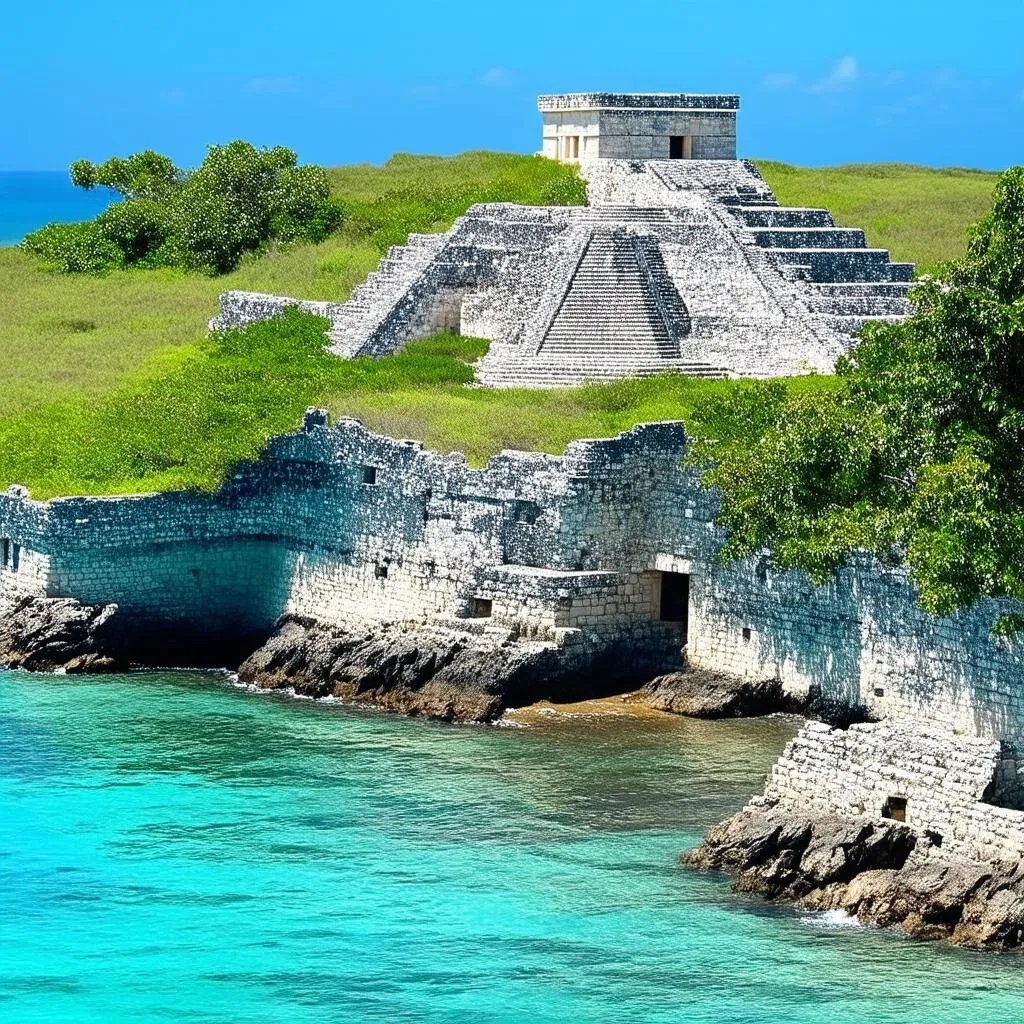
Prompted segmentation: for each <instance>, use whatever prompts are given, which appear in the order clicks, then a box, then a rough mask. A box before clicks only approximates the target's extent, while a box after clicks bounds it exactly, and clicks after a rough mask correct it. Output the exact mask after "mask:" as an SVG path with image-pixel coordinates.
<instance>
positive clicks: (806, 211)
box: [734, 206, 835, 228]
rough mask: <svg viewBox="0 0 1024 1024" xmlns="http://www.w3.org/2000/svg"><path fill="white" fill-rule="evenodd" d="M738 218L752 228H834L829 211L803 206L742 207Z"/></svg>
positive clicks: (738, 209)
mask: <svg viewBox="0 0 1024 1024" xmlns="http://www.w3.org/2000/svg"><path fill="white" fill-rule="evenodd" d="M734 212H735V214H736V216H737V217H738V218H739V219H740V220H741V221H742V222H743V223H744V224H746V225H747V226H748V227H751V228H832V227H835V221H833V220H832V214H830V213H829V212H828V210H819V209H815V208H811V207H801V206H740V207H737V208H736V210H735V211H734Z"/></svg>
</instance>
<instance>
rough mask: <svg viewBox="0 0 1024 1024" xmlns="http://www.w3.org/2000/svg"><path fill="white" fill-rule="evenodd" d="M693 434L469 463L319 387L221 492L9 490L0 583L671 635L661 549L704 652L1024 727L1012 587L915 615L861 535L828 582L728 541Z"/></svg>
mask: <svg viewBox="0 0 1024 1024" xmlns="http://www.w3.org/2000/svg"><path fill="white" fill-rule="evenodd" d="M684 451H685V437H684V433H683V430H682V427H681V425H680V424H678V423H665V424H649V425H646V426H642V427H637V428H635V429H634V430H631V431H628V432H627V433H625V434H622V435H620V436H619V437H617V438H613V439H609V440H600V441H577V442H574V443H572V444H570V445H569V446H568V448H567V449H566V453H565V455H564V456H562V457H555V456H550V455H543V454H531V453H516V452H505V453H502V454H501V455H499V456H496V457H495V458H493V459H491V461H490V462H489V463H488V465H487V466H486V467H485V468H483V469H471V468H469V467H468V466H467V464H466V460H465V458H464V456H461V455H458V454H451V455H440V454H438V453H436V452H430V451H424V450H423V448H422V446H421V445H420V444H419V443H418V442H411V441H397V440H392V439H390V438H386V437H381V436H378V435H374V434H371V433H369V432H368V431H366V430H364V429H363V428H362V427H361V426H360V425H359V424H358V423H356V422H355V421H342V422H341V423H339V424H338V425H337V426H336V427H334V428H330V429H328V428H327V427H326V426H324V417H323V415H322V414H320V413H318V412H316V411H314V412H312V413H311V414H309V415H308V416H307V421H306V426H305V428H304V429H303V430H301V431H299V432H298V433H295V434H290V435H286V436H283V437H278V438H275V439H273V440H272V441H271V442H270V444H269V446H268V450H267V453H266V455H265V456H264V457H263V458H262V459H261V460H259V461H258V462H257V463H255V464H253V465H251V466H247V467H242V468H240V469H239V470H238V471H237V472H236V473H235V474H234V475H233V477H232V479H231V480H229V481H228V482H227V483H226V484H225V485H224V487H223V488H222V489H221V490H220V491H218V492H216V493H215V494H211V495H202V494H192V493H178V494H165V495H149V496H140V497H132V498H108V499H104V498H71V499H60V500H56V501H52V502H48V503H37V502H32V501H30V500H28V499H27V498H25V497H24V496H22V495H20V494H17V493H9V494H7V495H2V496H0V539H6V540H8V541H9V542H10V543H11V544H12V545H13V544H15V543H16V544H17V545H18V546H19V553H20V554H19V559H20V563H19V568H18V571H14V570H13V568H12V566H11V565H10V564H8V565H7V566H5V567H0V595H7V596H13V595H15V594H18V593H25V592H30V593H38V594H50V595H54V596H58V595H59V596H72V597H77V598H79V599H80V600H83V601H86V602H88V603H106V602H110V601H114V602H117V603H118V604H120V605H121V606H122V607H123V609H125V611H126V612H127V613H129V614H130V615H131V616H133V617H134V618H136V619H137V620H138V621H139V622H141V623H144V624H147V625H150V626H154V627H158V626H159V625H160V624H161V623H165V624H166V623H173V624H175V628H186V627H187V628H189V629H196V630H206V631H208V632H211V633H214V634H215V633H217V632H218V631H222V630H249V631H258V630H261V629H262V630H266V629H268V628H269V626H270V624H271V623H272V622H273V620H274V618H275V617H276V616H277V615H279V614H280V613H282V612H284V611H291V612H295V613H298V614H304V615H311V616H315V617H318V618H321V619H325V620H328V621H335V622H341V623H344V622H345V621H349V620H351V619H355V618H370V619H378V620H410V621H421V622H422V621H430V620H452V619H463V620H465V619H468V618H471V617H473V616H475V615H480V614H482V612H481V609H482V608H486V613H487V618H489V619H490V620H491V622H492V624H494V625H500V626H502V627H509V628H514V629H515V630H517V631H518V632H520V633H521V634H524V635H529V636H537V637H541V638H550V639H557V638H558V637H560V636H564V635H565V634H566V633H567V632H572V631H583V632H584V633H586V634H587V635H590V636H593V637H597V638H603V639H611V640H618V641H621V642H622V643H628V644H633V645H635V646H636V649H637V650H638V651H644V650H650V651H655V652H664V651H667V650H669V649H670V648H671V647H672V645H673V643H674V645H675V648H676V650H677V651H678V648H679V646H680V645H681V642H682V632H681V629H682V627H681V625H680V624H678V623H666V622H662V621H661V619H660V614H661V609H660V606H659V586H660V579H661V577H660V573H663V572H673V573H683V574H688V575H689V594H690V600H689V632H688V656H689V658H690V660H691V662H692V663H694V664H696V665H700V666H704V667H707V668H711V669H715V670H720V671H725V672H728V673H731V674H733V675H737V676H741V677H746V678H754V679H765V678H769V679H779V680H781V681H782V682H783V684H784V686H785V687H786V688H787V689H788V690H790V691H792V692H798V693H806V692H808V691H809V690H810V689H811V688H812V687H813V688H816V689H818V690H820V691H821V693H822V694H823V695H824V696H826V697H828V698H830V699H832V700H836V701H840V702H842V703H846V704H851V705H857V704H860V705H865V706H867V707H868V708H869V709H870V710H871V711H872V712H874V713H876V714H878V715H886V716H904V717H910V718H912V719H913V720H915V721H918V722H925V723H929V724H930V725H931V726H933V727H935V728H942V729H946V730H950V731H953V732H959V733H962V734H965V735H975V734H979V735H983V736H994V737H999V738H1003V739H1006V740H1010V741H1014V742H1022V743H1024V641H1021V640H1020V639H1012V640H1008V639H1005V638H1003V639H997V638H995V637H993V636H992V635H991V632H990V628H991V625H992V623H993V621H994V619H995V616H996V614H997V613H998V612H999V611H1000V610H1009V609H1008V608H1006V609H1003V607H1002V606H999V605H996V604H995V603H994V602H982V603H980V604H978V605H977V606H976V607H974V608H972V609H970V610H969V611H964V612H960V613H957V614H956V615H953V616H949V617H947V618H934V617H932V616H928V615H926V614H925V613H923V612H922V611H921V610H920V609H919V608H918V607H917V605H916V602H915V593H914V590H913V587H912V585H911V583H910V581H909V580H908V578H907V576H906V574H905V573H903V572H899V571H892V570H884V569H883V568H882V567H880V566H878V565H877V564H876V563H874V562H873V561H872V560H870V559H867V558H862V559H859V560H855V562H854V563H853V564H851V565H850V566H849V567H848V568H846V569H844V570H842V571H841V572H839V573H837V574H836V575H835V577H834V578H833V579H832V580H831V581H830V582H829V583H828V584H827V585H826V586H824V587H815V586H814V585H813V584H811V582H810V581H809V580H808V579H807V578H806V577H804V576H803V575H802V574H799V573H792V572H781V571H779V570H777V569H774V568H773V567H772V566H771V565H770V562H769V560H768V559H766V558H756V559H751V560H748V561H745V562H740V563H735V564H730V565H723V564H721V562H720V560H719V557H718V556H719V551H720V547H721V543H722V540H723V536H722V533H721V530H720V529H719V527H718V526H717V525H716V523H715V515H716V512H717V501H716V497H715V495H714V494H713V493H710V492H707V491H704V490H702V489H701V488H700V487H699V486H698V484H697V481H696V479H695V478H694V476H693V474H692V473H691V472H690V471H688V470H686V469H685V468H684V467H683V466H682V464H681V460H682V457H683V454H684ZM478 602H483V603H484V604H478ZM487 602H490V606H489V607H487V606H486V603H487Z"/></svg>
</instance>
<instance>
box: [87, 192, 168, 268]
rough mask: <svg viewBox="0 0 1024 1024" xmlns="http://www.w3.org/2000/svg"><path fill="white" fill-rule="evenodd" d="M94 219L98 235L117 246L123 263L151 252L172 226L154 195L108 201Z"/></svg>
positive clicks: (136, 259) (166, 235) (152, 252)
mask: <svg viewBox="0 0 1024 1024" xmlns="http://www.w3.org/2000/svg"><path fill="white" fill-rule="evenodd" d="M94 223H95V225H96V230H97V232H98V233H99V235H100V237H101V238H104V239H106V240H107V241H108V242H110V243H112V244H113V245H115V246H117V248H118V250H119V251H120V253H121V256H122V258H123V262H124V263H139V262H141V261H143V260H146V259H147V257H152V256H154V254H155V253H156V252H157V251H158V250H159V249H160V247H161V246H162V245H163V243H164V242H165V241H166V240H167V238H168V236H169V235H170V234H171V232H172V231H173V230H174V226H173V223H172V219H171V216H170V214H169V213H168V211H167V209H166V208H165V207H164V206H161V204H160V203H158V202H156V201H155V200H153V199H128V200H125V202H123V203H111V205H110V206H109V207H107V209H106V210H105V211H104V212H103V213H101V214H100V215H99V216H98V217H97V218H96V220H95V222H94Z"/></svg>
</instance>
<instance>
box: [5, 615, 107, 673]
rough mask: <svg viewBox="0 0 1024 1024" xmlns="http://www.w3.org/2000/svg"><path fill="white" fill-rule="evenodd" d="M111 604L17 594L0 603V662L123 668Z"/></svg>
mask: <svg viewBox="0 0 1024 1024" xmlns="http://www.w3.org/2000/svg"><path fill="white" fill-rule="evenodd" d="M116 615H117V605H116V604H108V605H102V606H92V605H84V604H80V603H79V602H78V601H74V600H72V599H71V598H57V597H21V598H16V599H14V600H10V601H4V602H2V603H0V666H3V667H4V668H23V669H27V670H29V671H31V672H69V673H76V672H81V673H84V672H116V671H120V670H121V669H123V668H125V667H126V666H125V661H124V659H123V657H122V656H121V654H120V648H121V644H120V642H119V638H118V630H117V623H116Z"/></svg>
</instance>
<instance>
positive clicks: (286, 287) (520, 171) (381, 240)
mask: <svg viewBox="0 0 1024 1024" xmlns="http://www.w3.org/2000/svg"><path fill="white" fill-rule="evenodd" d="M331 177H332V181H333V183H334V185H335V187H336V188H337V190H338V192H339V193H340V194H341V195H342V196H343V197H344V198H345V200H346V203H347V205H348V207H349V215H348V218H347V220H346V226H345V228H344V230H342V231H341V232H339V233H338V234H336V235H333V236H331V237H330V238H329V239H328V240H327V241H325V242H323V243H322V244H320V245H304V246H296V247H293V248H290V249H288V250H284V251H276V252H271V253H269V254H267V255H266V256H263V257H262V258H260V259H255V260H252V259H251V260H249V261H248V262H246V263H244V264H243V265H242V266H241V267H240V268H239V269H238V270H236V271H235V272H234V273H231V274H226V275H224V276H222V277H216V278H209V277H202V276H197V275H186V274H183V273H179V272H176V271H170V270H127V271H115V272H114V273H111V274H108V275H106V276H103V277H92V276H89V275H72V274H57V273H51V272H47V271H45V270H42V269H40V266H39V263H38V261H37V260H36V259H35V258H34V257H32V256H29V255H28V254H26V253H23V252H20V251H19V250H17V249H12V248H3V247H0V294H2V295H3V296H4V317H3V321H2V324H0V355H2V357H3V363H4V369H5V371H6V372H5V374H4V387H3V388H0V418H2V417H5V416H11V415H14V414H16V413H18V412H21V411H23V410H26V409H30V408H32V407H34V406H37V405H39V404H42V403H45V402H48V401H51V400H52V399H55V398H61V397H65V396H71V395H79V394H84V393H88V394H92V395H100V394H103V393H106V392H108V391H110V389H111V388H113V387H115V386H117V385H118V384H119V383H120V382H121V381H123V380H124V379H125V377H126V375H127V374H129V373H131V372H134V371H135V370H137V369H138V368H139V367H140V366H141V365H142V364H143V363H144V362H145V360H146V359H147V358H149V357H150V356H153V355H155V354H157V353H161V352H163V351H164V350H166V349H170V348H174V347H178V346H194V345H195V344H196V342H197V341H198V340H199V339H200V338H201V337H202V335H203V333H204V331H205V326H206V322H207V321H208V320H209V319H210V317H211V316H213V314H214V313H216V311H217V295H218V294H219V293H220V292H222V291H226V290H228V289H231V288H240V289H243V290H246V291H262V292H273V293H276V294H283V295H299V296H302V297H303V298H311V299H346V298H348V296H349V294H350V292H351V291H352V289H353V288H354V287H355V286H356V285H357V284H359V282H360V281H362V280H363V279H364V278H365V277H366V275H367V274H368V273H369V272H370V271H371V270H372V269H373V268H374V267H375V266H376V264H377V261H378V260H379V259H380V257H381V255H382V254H383V253H384V252H385V251H386V249H387V247H388V245H389V244H391V243H401V242H402V241H404V240H405V238H406V236H407V235H408V234H409V232H410V231H423V232H426V231H443V230H445V229H446V228H447V227H448V226H449V225H450V224H451V223H452V221H453V220H454V219H455V218H456V217H457V216H458V215H459V214H461V213H463V212H464V211H465V210H466V208H467V207H468V206H470V205H471V204H472V203H477V202H488V201H501V200H504V201H508V202H518V203H530V204H539V203H550V202H566V201H571V200H573V199H574V198H576V199H578V198H580V197H581V196H582V192H581V191H580V189H579V185H578V179H577V178H576V174H575V172H574V171H573V170H571V169H570V168H568V167H566V166H564V165H561V164H556V163H553V162H552V161H550V160H543V159H541V158H539V157H530V156H516V155H512V154H504V153H463V154H461V155H460V156H457V157H449V158H441V157H429V156H427V157H423V156H405V155H401V154H400V155H398V156H394V157H392V158H391V159H390V160H389V161H388V162H387V163H385V164H384V165H382V166H381V167H372V166H370V165H369V164H364V165H359V166H354V167H342V168H338V169H336V170H333V171H331Z"/></svg>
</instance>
